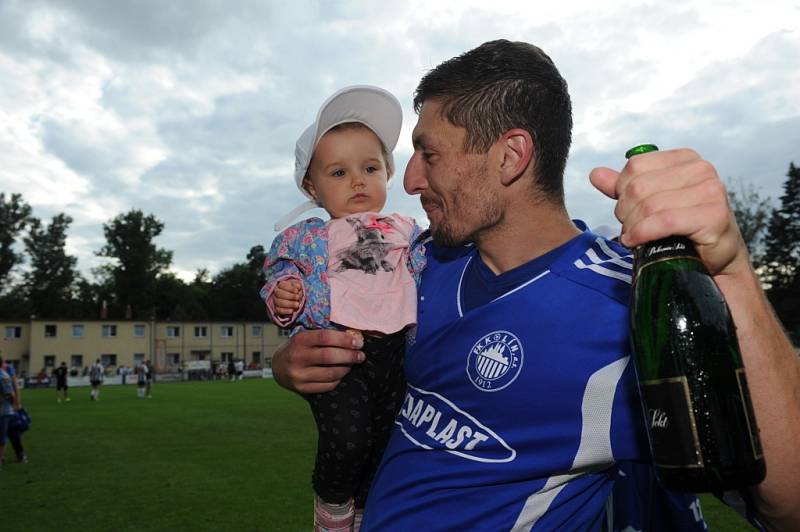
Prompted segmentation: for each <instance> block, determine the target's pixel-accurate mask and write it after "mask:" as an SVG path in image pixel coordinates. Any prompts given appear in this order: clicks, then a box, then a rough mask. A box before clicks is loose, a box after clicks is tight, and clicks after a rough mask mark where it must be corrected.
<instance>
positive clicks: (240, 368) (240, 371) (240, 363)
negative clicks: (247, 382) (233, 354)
mask: <svg viewBox="0 0 800 532" xmlns="http://www.w3.org/2000/svg"><path fill="white" fill-rule="evenodd" d="M233 365H234V367H235V368H236V380H237V381H240V380H242V377H243V376H244V360H241V359H239V360H237V361H236V362H234V364H233Z"/></svg>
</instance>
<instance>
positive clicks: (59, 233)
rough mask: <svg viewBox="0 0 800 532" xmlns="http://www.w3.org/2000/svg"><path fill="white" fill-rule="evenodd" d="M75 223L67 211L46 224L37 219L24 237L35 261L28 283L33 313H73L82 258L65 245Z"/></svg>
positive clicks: (26, 247) (27, 287)
mask: <svg viewBox="0 0 800 532" xmlns="http://www.w3.org/2000/svg"><path fill="white" fill-rule="evenodd" d="M71 223H72V218H71V217H69V216H67V215H66V214H64V213H61V214H57V215H56V216H53V220H52V221H51V222H50V224H49V225H48V226H47V227H46V228H44V227H42V223H41V222H40V221H39V220H36V219H34V220H32V221H31V223H30V228H29V230H28V236H27V237H26V238H25V239H24V241H25V249H26V251H27V252H28V256H29V258H30V263H31V269H30V271H28V272H27V273H26V274H25V287H26V291H27V294H28V298H29V300H30V305H31V308H32V310H33V313H34V314H36V315H37V316H39V317H46V318H56V317H65V316H70V315H72V306H73V290H74V288H75V281H76V273H75V265H76V264H77V262H78V260H77V259H76V258H75V257H71V256H69V255H67V252H66V248H65V246H66V240H67V229H68V228H69V225H70V224H71Z"/></svg>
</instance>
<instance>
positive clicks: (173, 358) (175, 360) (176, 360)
mask: <svg viewBox="0 0 800 532" xmlns="http://www.w3.org/2000/svg"><path fill="white" fill-rule="evenodd" d="M180 363H181V354H180V353H167V364H171V365H173V366H178V365H180Z"/></svg>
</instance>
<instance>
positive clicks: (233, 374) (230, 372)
mask: <svg viewBox="0 0 800 532" xmlns="http://www.w3.org/2000/svg"><path fill="white" fill-rule="evenodd" d="M228 378H229V379H230V380H234V379H235V378H236V366H235V365H234V364H233V359H232V358H229V359H228Z"/></svg>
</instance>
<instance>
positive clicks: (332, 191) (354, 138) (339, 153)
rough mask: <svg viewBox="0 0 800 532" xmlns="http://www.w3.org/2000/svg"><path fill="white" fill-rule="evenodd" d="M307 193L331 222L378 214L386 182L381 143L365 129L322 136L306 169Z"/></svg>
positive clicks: (381, 207) (333, 132)
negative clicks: (370, 213)
mask: <svg viewBox="0 0 800 532" xmlns="http://www.w3.org/2000/svg"><path fill="white" fill-rule="evenodd" d="M308 175H309V177H310V179H309V180H307V181H306V187H307V190H308V191H309V192H310V193H311V195H312V196H314V198H315V199H316V200H317V201H318V202H319V203H320V204H321V205H322V207H323V208H324V209H325V210H326V211H328V214H330V215H331V218H342V217H343V216H347V215H349V214H355V213H359V212H380V211H381V209H383V205H384V204H385V203H386V182H387V181H388V180H389V175H388V170H387V168H386V160H385V159H384V157H383V150H382V149H381V141H380V140H379V139H378V137H377V135H375V133H373V132H372V130H371V129H369V128H367V127H358V128H347V129H341V130H333V131H329V132H327V133H325V135H323V136H322V138H321V139H320V141H319V143H318V144H317V149H316V150H314V157H313V158H312V160H311V165H310V166H309V167H308Z"/></svg>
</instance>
